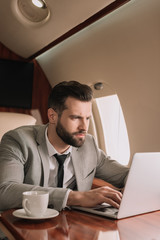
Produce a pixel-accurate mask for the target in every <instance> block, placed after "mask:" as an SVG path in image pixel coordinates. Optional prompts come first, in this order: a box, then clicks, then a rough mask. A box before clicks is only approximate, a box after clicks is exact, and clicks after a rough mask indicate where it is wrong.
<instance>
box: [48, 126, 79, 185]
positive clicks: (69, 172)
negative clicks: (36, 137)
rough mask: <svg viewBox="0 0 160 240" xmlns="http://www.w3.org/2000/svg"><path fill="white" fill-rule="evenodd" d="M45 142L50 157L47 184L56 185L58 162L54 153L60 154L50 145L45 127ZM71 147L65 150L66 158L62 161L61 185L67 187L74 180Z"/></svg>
mask: <svg viewBox="0 0 160 240" xmlns="http://www.w3.org/2000/svg"><path fill="white" fill-rule="evenodd" d="M45 135H46V143H47V149H48V154H49V157H50V161H49V166H50V175H49V181H48V186H49V187H57V176H58V166H59V165H58V162H57V159H56V158H55V157H54V154H56V153H57V154H58V155H60V153H58V152H57V151H56V149H55V148H54V147H53V146H52V144H51V143H50V141H49V139H48V136H47V129H46V133H45ZM71 153H72V147H71V146H70V148H69V149H67V151H65V152H64V153H63V154H68V156H67V158H66V159H65V162H64V178H63V187H64V188H67V187H68V186H69V185H70V184H71V183H72V182H73V181H74V180H75V174H74V168H73V163H72V157H71Z"/></svg>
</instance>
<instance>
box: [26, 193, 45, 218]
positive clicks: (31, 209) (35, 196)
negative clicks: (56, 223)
mask: <svg viewBox="0 0 160 240" xmlns="http://www.w3.org/2000/svg"><path fill="white" fill-rule="evenodd" d="M48 201H49V193H48V192H46V191H28V192H23V200H22V206H23V208H24V210H25V212H26V214H27V215H28V216H31V217H42V216H43V215H44V214H45V212H46V210H47V207H48Z"/></svg>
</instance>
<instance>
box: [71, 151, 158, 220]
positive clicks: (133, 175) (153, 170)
mask: <svg viewBox="0 0 160 240" xmlns="http://www.w3.org/2000/svg"><path fill="white" fill-rule="evenodd" d="M73 209H77V210H81V211H86V212H89V213H93V214H97V215H101V216H104V217H109V218H114V219H121V218H126V217H131V216H135V215H139V214H143V213H148V212H152V211H156V210H160V152H148V153H147V152H146V153H135V154H134V156H133V160H132V164H131V167H130V171H129V174H128V178H127V181H126V185H125V188H124V192H123V197H122V200H121V203H120V207H119V209H116V208H114V207H112V206H111V205H109V204H102V205H97V206H96V207H93V208H86V207H79V206H73Z"/></svg>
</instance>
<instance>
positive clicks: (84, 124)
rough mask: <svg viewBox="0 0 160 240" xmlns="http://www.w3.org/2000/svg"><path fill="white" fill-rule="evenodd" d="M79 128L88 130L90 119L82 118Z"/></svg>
mask: <svg viewBox="0 0 160 240" xmlns="http://www.w3.org/2000/svg"><path fill="white" fill-rule="evenodd" d="M79 128H80V129H81V130H84V131H87V130H88V121H87V120H86V119H81V122H80V125H79Z"/></svg>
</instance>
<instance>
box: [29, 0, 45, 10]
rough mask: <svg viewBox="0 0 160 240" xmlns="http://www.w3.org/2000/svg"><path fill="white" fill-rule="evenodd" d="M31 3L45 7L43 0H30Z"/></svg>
mask: <svg viewBox="0 0 160 240" xmlns="http://www.w3.org/2000/svg"><path fill="white" fill-rule="evenodd" d="M32 3H33V4H34V5H35V6H36V7H39V8H45V7H46V4H45V2H44V1H43V0H32Z"/></svg>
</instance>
